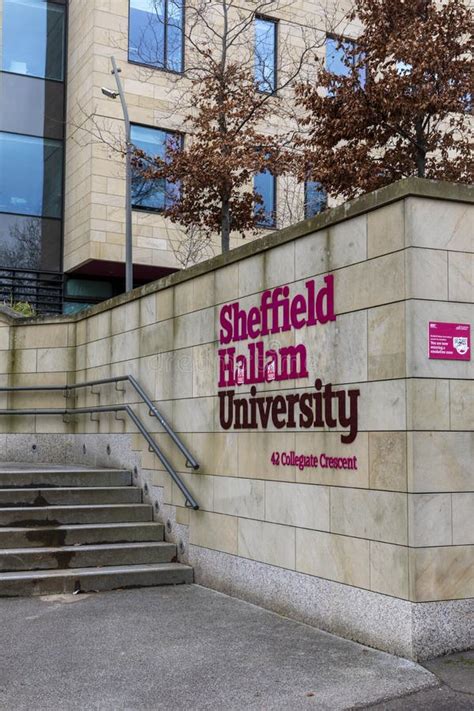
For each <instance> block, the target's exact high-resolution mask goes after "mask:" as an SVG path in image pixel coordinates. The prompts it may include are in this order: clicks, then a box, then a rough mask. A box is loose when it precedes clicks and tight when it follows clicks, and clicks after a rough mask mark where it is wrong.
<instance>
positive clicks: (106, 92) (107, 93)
mask: <svg viewBox="0 0 474 711" xmlns="http://www.w3.org/2000/svg"><path fill="white" fill-rule="evenodd" d="M101 91H102V93H103V95H104V96H107V97H108V98H109V99H116V98H117V96H118V91H113V90H112V89H107V88H106V87H105V86H103V87H102V89H101Z"/></svg>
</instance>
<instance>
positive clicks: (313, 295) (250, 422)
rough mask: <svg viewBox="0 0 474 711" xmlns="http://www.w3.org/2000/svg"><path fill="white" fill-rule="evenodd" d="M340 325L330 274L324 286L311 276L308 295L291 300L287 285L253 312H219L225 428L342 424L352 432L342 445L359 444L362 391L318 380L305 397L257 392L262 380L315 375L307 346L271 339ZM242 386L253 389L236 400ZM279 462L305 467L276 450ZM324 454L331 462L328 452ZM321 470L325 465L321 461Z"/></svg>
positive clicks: (232, 307)
mask: <svg viewBox="0 0 474 711" xmlns="http://www.w3.org/2000/svg"><path fill="white" fill-rule="evenodd" d="M335 320H336V315H335V313H334V277H333V275H331V274H328V275H326V276H325V277H324V279H323V285H322V286H321V287H320V288H319V289H318V288H317V287H316V282H315V280H314V279H311V280H309V281H307V282H305V284H304V291H303V292H302V293H298V294H296V295H294V296H292V297H290V288H289V286H278V287H276V288H275V289H269V290H267V291H264V292H263V293H262V295H261V299H260V304H259V305H258V306H252V307H251V308H249V309H248V310H245V309H243V308H241V306H240V304H239V302H238V301H234V302H232V303H228V304H224V305H223V306H222V307H221V309H220V311H219V324H220V329H219V344H220V346H221V347H220V348H219V350H218V355H219V381H218V388H220V391H219V417H220V424H221V426H222V428H223V429H225V430H228V429H231V428H234V429H236V430H238V429H251V430H252V429H263V430H265V429H266V428H267V427H268V424H269V422H271V423H272V424H273V426H274V427H275V429H277V430H281V429H285V428H286V429H295V428H297V427H298V428H300V429H311V428H322V427H327V428H330V429H331V428H335V427H337V426H338V425H339V426H340V427H341V428H343V429H347V431H346V432H344V433H342V434H341V442H343V443H346V444H350V443H351V442H353V441H354V440H355V438H356V437H357V431H358V398H359V395H360V390H357V389H345V388H340V389H334V388H333V386H332V384H331V383H326V384H324V383H323V382H322V380H321V378H318V377H317V378H316V379H315V381H314V383H313V387H312V389H311V390H310V391H306V392H292V393H278V394H272V395H264V394H259V393H258V390H257V385H259V384H263V383H269V382H272V381H275V382H282V381H285V380H294V379H300V378H309V373H308V368H307V362H308V357H307V350H306V346H305V345H304V344H302V343H301V344H298V345H291V346H283V347H281V348H266V347H265V344H264V340H263V338H264V337H265V336H276V335H277V334H279V333H284V332H286V331H290V330H292V329H295V330H299V329H301V328H321V327H324V325H325V324H327V323H328V322H330V321H335ZM242 342H244V343H246V346H247V347H246V348H245V347H242V346H241V345H240V344H242ZM236 344H237V347H236ZM237 348H238V352H237ZM243 385H250V386H251V387H250V390H249V395H248V394H243V395H242V396H237V390H238V388H239V387H240V386H243ZM301 456H303V455H301ZM273 457H275V459H274V458H273ZM273 457H272V462H273V463H274V464H277V465H280V464H283V465H291V466H300V467H301V465H303V466H304V462H303V464H302V463H301V461H300V460H299V458H298V455H296V454H295V453H294V452H291V453H286V454H285V453H283V455H280V453H274V455H273ZM311 457H313V455H311ZM322 457H325V458H326V459H327V460H329V459H332V458H329V457H326V455H321V458H322ZM283 458H285V461H282V459H283ZM309 459H310V457H308V460H309ZM316 459H317V458H316ZM339 459H341V460H342V459H344V460H345V459H346V458H339ZM347 459H349V460H355V459H356V458H355V457H349V458H347ZM352 464H353V465H352V466H349V465H348V466H346V465H345V464H344V466H343V463H342V462H339V465H338V462H336V463H335V466H329V465H328V468H341V469H342V468H344V469H346V468H348V469H355V468H357V465H356V462H355V461H353V462H352ZM320 465H321V466H324V465H323V464H322V462H321V461H320ZM307 466H318V463H317V461H316V462H314V457H313V462H309V461H308V462H307Z"/></svg>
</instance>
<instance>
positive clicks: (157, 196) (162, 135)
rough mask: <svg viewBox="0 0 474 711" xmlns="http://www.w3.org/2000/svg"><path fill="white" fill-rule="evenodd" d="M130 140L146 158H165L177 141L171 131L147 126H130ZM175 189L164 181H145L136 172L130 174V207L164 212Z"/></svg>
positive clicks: (171, 200) (173, 196) (174, 195)
mask: <svg viewBox="0 0 474 711" xmlns="http://www.w3.org/2000/svg"><path fill="white" fill-rule="evenodd" d="M131 139H132V143H133V145H134V146H136V147H137V148H139V149H141V150H142V151H144V152H145V153H146V154H147V156H150V157H155V156H158V157H160V158H163V159H164V158H165V157H166V152H167V150H168V149H169V148H170V147H171V145H172V144H173V143H174V142H175V141H176V140H177V135H176V134H175V133H173V132H171V131H163V130H162V129H159V128H150V127H148V126H132V128H131ZM176 192H177V188H176V186H175V185H173V183H170V182H168V181H166V180H165V179H159V180H146V179H145V178H143V177H142V175H141V174H140V172H139V171H138V170H136V169H135V170H134V171H133V174H132V206H133V207H135V208H143V209H145V210H164V209H165V207H167V206H168V205H170V204H172V202H173V200H174V199H175V197H176Z"/></svg>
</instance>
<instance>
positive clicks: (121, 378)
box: [0, 375, 199, 469]
mask: <svg viewBox="0 0 474 711" xmlns="http://www.w3.org/2000/svg"><path fill="white" fill-rule="evenodd" d="M123 382H129V383H130V385H131V386H132V387H133V388H134V390H135V392H136V393H137V394H138V395H139V396H140V397H141V399H142V400H143V402H144V403H145V404H146V405H147V407H148V408H149V414H150V415H151V416H152V417H156V419H157V420H158V422H159V423H160V425H161V426H162V427H163V429H164V430H165V431H166V432H167V434H169V436H170V437H171V439H172V440H173V442H174V443H175V444H176V446H177V447H178V448H179V450H180V451H181V453H182V454H184V456H185V457H186V465H188V466H189V467H191V468H192V469H199V463H198V462H197V461H196V459H195V458H194V457H193V455H192V454H191V452H190V451H189V449H188V448H187V447H186V445H185V444H184V442H182V441H181V440H180V438H179V437H178V435H177V434H176V432H175V431H174V430H173V429H172V428H171V426H170V425H169V424H168V422H167V421H166V420H165V418H164V417H163V415H162V414H161V412H160V411H159V410H158V408H157V407H156V405H154V404H153V402H152V401H151V400H150V398H149V397H148V395H147V394H146V392H145V391H144V390H143V388H142V386H141V385H140V383H139V382H138V381H137V380H136V379H135V378H134V377H133V375H117V376H116V377H114V378H101V379H100V380H89V381H87V382H84V383H76V384H74V385H45V386H41V385H29V386H15V387H8V388H0V393H8V392H42V391H50V390H53V391H62V392H64V393H65V395H66V397H68V393H69V391H70V390H78V389H79V388H90V387H94V386H96V385H107V384H110V383H123Z"/></svg>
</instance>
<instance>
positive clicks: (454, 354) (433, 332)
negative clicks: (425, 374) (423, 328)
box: [428, 321, 471, 360]
mask: <svg viewBox="0 0 474 711" xmlns="http://www.w3.org/2000/svg"><path fill="white" fill-rule="evenodd" d="M428 354H429V357H430V358H437V359H443V360H471V327H470V325H469V324H468V323H441V322H440V321H430V324H429V328H428Z"/></svg>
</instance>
